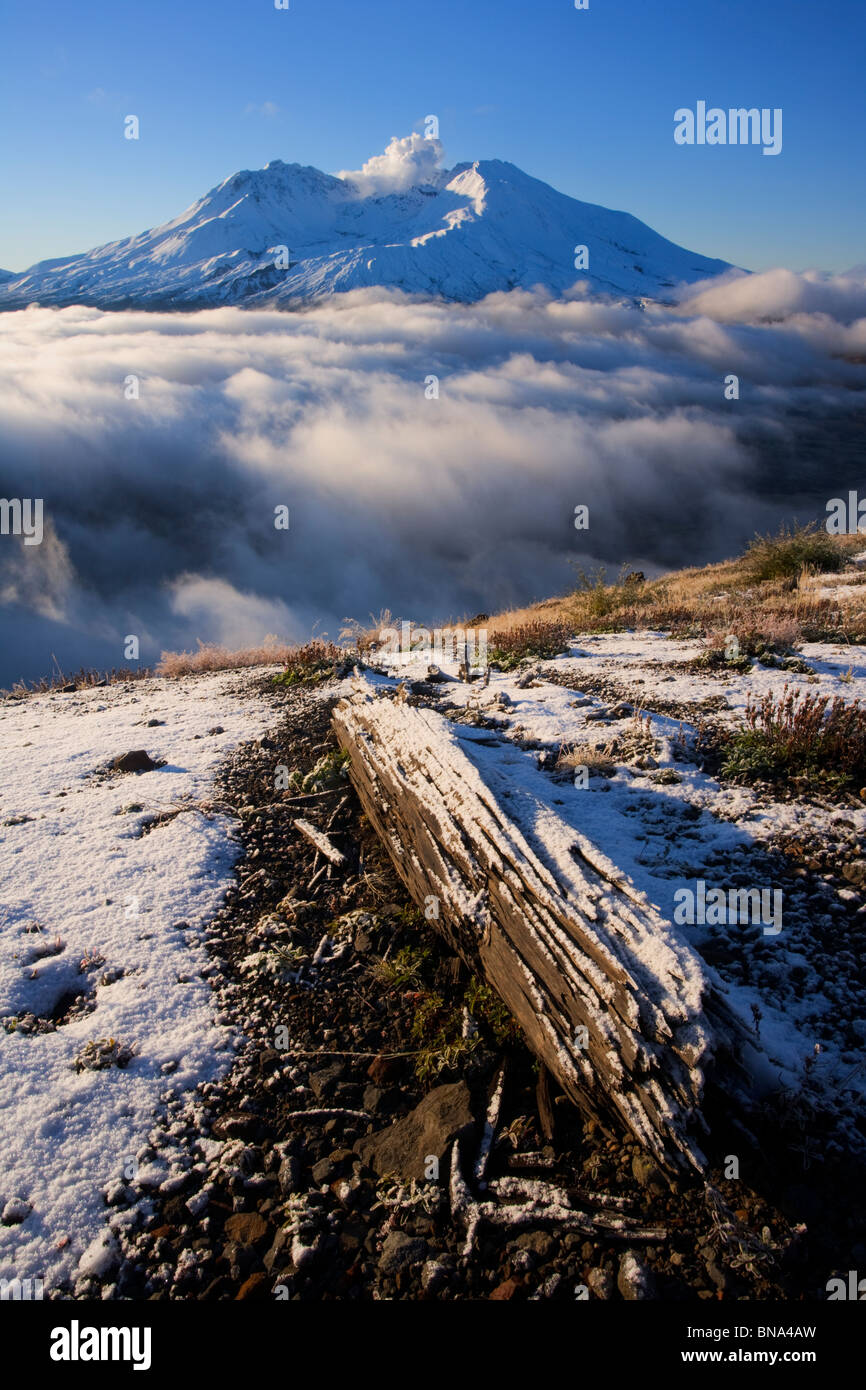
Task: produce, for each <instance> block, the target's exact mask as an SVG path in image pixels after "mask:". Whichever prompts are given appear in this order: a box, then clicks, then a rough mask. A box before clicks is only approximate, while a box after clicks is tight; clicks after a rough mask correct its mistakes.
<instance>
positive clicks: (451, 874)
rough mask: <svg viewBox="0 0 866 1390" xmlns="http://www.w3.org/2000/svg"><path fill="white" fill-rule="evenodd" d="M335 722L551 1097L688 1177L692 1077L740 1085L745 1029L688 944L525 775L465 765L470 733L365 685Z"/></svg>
mask: <svg viewBox="0 0 866 1390" xmlns="http://www.w3.org/2000/svg"><path fill="white" fill-rule="evenodd" d="M333 721H334V728H335V732H336V735H337V738H338V740H339V742H340V745H341V747H342V748H343V749H345V751H346V752H347V753H348V755H349V760H350V776H351V779H352V782H353V784H354V786H355V788H356V790H357V792H358V795H359V797H360V800H361V803H362V805H363V808H364V811H365V813H366V815H367V817H368V818H369V820H370V822H371V823H372V825H373V826H374V828H375V829H376V831H377V833H378V835H379V836H380V838H381V839H382V841H383V842H384V844H385V846H386V847H387V849H388V852H389V854H390V856H391V859H392V860H393V863H394V865H395V867H396V869H397V871H398V873H399V874H400V876H401V878H402V879H403V881H404V883H405V884H406V886H407V888H408V890H409V892H410V893H411V895H412V896H413V898H414V899H415V901H416V902H417V903H418V905H419V906H420V907H421V908H422V909H424V910H425V916H426V917H427V918H428V919H429V920H431V925H433V926H434V927H436V928H437V929H438V931H439V932H440V933H441V934H442V935H443V936H444V937H445V939H446V940H447V941H448V943H449V944H450V946H451V947H452V948H453V949H454V950H455V951H457V952H458V953H459V954H460V955H461V956H462V957H463V959H464V960H465V961H466V962H467V964H468V965H469V967H470V968H471V969H472V970H473V971H474V972H475V973H476V974H479V975H481V976H482V977H484V978H486V980H487V982H488V983H489V984H490V985H492V986H493V988H494V989H495V990H496V991H497V993H498V994H499V995H500V997H501V998H502V1000H503V1001H504V1002H505V1004H506V1005H507V1007H508V1008H509V1009H510V1010H511V1012H512V1013H513V1015H514V1016H515V1018H516V1019H517V1021H518V1022H519V1024H520V1026H521V1028H522V1030H523V1032H524V1035H525V1037H526V1039H527V1042H528V1044H529V1046H530V1047H531V1048H532V1050H533V1051H534V1052H535V1054H536V1056H537V1057H538V1058H539V1059H540V1060H541V1061H542V1062H543V1063H544V1065H545V1066H546V1067H547V1068H548V1069H549V1070H550V1072H551V1073H552V1075H553V1076H554V1077H555V1078H556V1080H557V1081H558V1083H559V1084H560V1086H561V1087H562V1089H563V1090H564V1091H565V1093H566V1094H567V1095H568V1096H569V1097H570V1098H571V1100H572V1101H574V1103H575V1104H576V1105H577V1106H579V1107H580V1109H581V1110H582V1112H583V1113H584V1114H585V1115H587V1116H591V1117H592V1118H594V1119H595V1120H596V1121H597V1122H599V1123H600V1124H601V1125H602V1127H603V1128H607V1129H608V1132H610V1131H611V1122H612V1121H614V1128H619V1125H617V1124H616V1123H615V1122H616V1120H617V1118H618V1120H619V1122H620V1124H624V1125H625V1126H626V1127H627V1129H628V1130H629V1131H630V1132H631V1134H632V1135H633V1136H634V1137H635V1138H636V1139H637V1140H638V1142H639V1143H640V1144H641V1145H642V1146H643V1147H644V1148H646V1149H647V1150H648V1151H649V1152H651V1153H652V1154H653V1155H654V1156H655V1158H656V1159H657V1161H658V1162H659V1163H660V1164H661V1165H662V1166H663V1167H664V1168H665V1169H666V1170H667V1171H669V1172H675V1171H677V1170H682V1169H683V1168H692V1169H697V1170H698V1171H700V1172H703V1171H704V1169H705V1167H706V1163H707V1160H706V1157H705V1154H704V1152H703V1149H702V1148H701V1146H700V1144H699V1142H698V1136H703V1135H705V1134H706V1130H707V1126H706V1123H705V1120H704V1117H703V1114H702V1111H701V1103H702V1098H703V1094H704V1089H705V1082H706V1073H707V1071H708V1069H709V1070H710V1071H711V1073H713V1074H714V1078H715V1079H714V1085H718V1081H717V1078H718V1077H719V1076H721V1077H722V1078H723V1081H722V1090H723V1092H724V1091H725V1090H727V1092H728V1093H729V1094H731V1093H735V1092H736V1091H738V1090H740V1091H742V1089H743V1082H744V1081H745V1074H744V1073H743V1071H742V1069H741V1068H740V1066H739V1063H738V1060H737V1059H738V1056H739V1052H740V1049H741V1046H742V1044H743V1043H744V1042H746V1041H747V1040H748V1037H749V1035H748V1033H747V1030H746V1028H745V1025H744V1024H743V1023H742V1022H741V1021H740V1020H739V1019H738V1018H737V1017H736V1015H734V1014H733V1013H732V1011H731V1010H730V1009H729V1008H728V1006H727V1004H726V1003H725V1001H724V998H723V997H722V995H721V994H720V992H719V990H718V989H717V987H716V986H715V985H714V984H713V983H712V982H711V981H710V979H709V976H708V970H707V967H706V966H705V964H704V962H703V961H702V960H701V959H700V957H699V956H698V955H697V954H696V952H695V951H693V950H692V948H691V947H690V946H689V945H688V944H687V943H686V942H684V941H683V940H682V939H681V938H680V936H679V935H678V933H677V931H676V929H675V928H673V927H672V926H671V924H670V923H668V922H666V921H665V920H664V918H663V917H662V916H661V914H660V913H659V912H658V911H657V910H656V909H655V908H654V907H653V906H652V905H651V904H650V903H649V902H648V900H647V899H646V898H645V897H644V896H643V895H642V894H640V893H639V892H638V891H637V889H636V888H635V887H634V885H633V884H632V883H631V881H630V880H628V879H627V878H625V877H624V876H623V875H622V874H621V873H620V872H619V871H618V870H617V868H616V865H615V864H613V863H611V862H610V861H609V860H608V859H607V858H606V857H605V856H604V854H603V853H602V852H601V851H600V850H599V849H598V848H597V847H596V846H595V845H593V844H591V843H590V842H589V841H587V840H586V839H585V838H584V837H582V836H581V835H580V833H579V832H578V831H576V830H575V829H574V827H573V826H571V825H569V824H567V823H566V822H565V821H564V820H563V819H562V817H561V815H560V814H559V813H558V811H557V808H556V806H555V805H553V804H551V802H550V801H549V800H548V799H545V796H546V794H548V793H549V789H550V785H551V784H550V783H548V782H547V781H546V779H544V778H542V777H541V775H540V774H539V787H538V792H537V795H535V794H534V793H533V791H532V788H531V786H528V785H527V780H526V777H525V775H524V776H523V778H522V779H521V778H515V777H514V775H513V772H512V774H511V775H510V776H509V772H508V768H507V767H505V768H503V766H502V764H501V761H499V762H497V760H496V759H489V760H487V761H485V760H484V759H483V756H482V757H481V758H480V759H479V761H481V762H482V764H483V766H484V775H483V776H482V773H481V771H480V770H479V767H478V765H477V764H476V762H475V761H473V760H472V758H471V757H470V756H469V755H468V754H467V752H466V751H464V750H465V748H467V747H468V745H467V743H466V739H467V737H469V736H471V735H472V733H473V731H472V729H471V728H467V727H466V726H460V725H453V724H450V723H448V722H447V721H446V720H445V719H444V718H443V717H442V716H441V715H438V714H436V713H434V712H433V711H431V710H428V709H423V708H420V707H413V706H410V705H407V704H406V703H404V702H399V701H397V700H394V699H391V698H388V697H387V695H385V696H383V695H381V694H380V695H379V696H378V697H377V696H375V695H373V694H372V693H371V692H361V693H359V694H357V695H355V696H353V697H352V698H351V699H349V700H344V701H341V702H340V704H338V705H337V707H336V708H335V710H334V715H333ZM477 732H480V731H477ZM476 757H478V755H477V754H476ZM542 783H543V784H544V785H542ZM506 806H507V808H508V809H505V808H506ZM701 1142H702V1143H703V1142H704V1141H703V1138H701Z"/></svg>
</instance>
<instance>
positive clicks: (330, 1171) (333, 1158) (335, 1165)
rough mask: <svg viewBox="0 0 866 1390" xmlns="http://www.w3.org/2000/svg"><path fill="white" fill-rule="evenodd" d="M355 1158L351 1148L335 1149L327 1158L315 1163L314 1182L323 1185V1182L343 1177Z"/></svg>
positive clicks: (318, 1185)
mask: <svg viewBox="0 0 866 1390" xmlns="http://www.w3.org/2000/svg"><path fill="white" fill-rule="evenodd" d="M353 1158H354V1154H353V1153H352V1150H351V1149H335V1150H334V1152H333V1153H332V1154H329V1155H328V1157H327V1158H322V1159H320V1160H319V1162H318V1163H315V1164H314V1165H313V1182H314V1183H315V1184H316V1186H317V1187H321V1186H322V1184H323V1183H332V1182H334V1181H335V1180H336V1179H337V1178H341V1177H342V1176H343V1174H344V1173H345V1171H346V1169H347V1167H348V1166H349V1164H350V1163H351V1161H352V1159H353Z"/></svg>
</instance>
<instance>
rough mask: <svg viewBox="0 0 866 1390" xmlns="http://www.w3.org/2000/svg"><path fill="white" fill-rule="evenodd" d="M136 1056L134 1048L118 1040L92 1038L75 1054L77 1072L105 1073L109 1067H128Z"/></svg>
mask: <svg viewBox="0 0 866 1390" xmlns="http://www.w3.org/2000/svg"><path fill="white" fill-rule="evenodd" d="M134 1056H135V1048H134V1046H130V1045H129V1044H127V1043H123V1042H120V1041H119V1040H118V1039H117V1038H92V1039H91V1040H90V1042H86V1043H85V1044H84V1046H83V1047H82V1048H80V1050H79V1051H78V1052H77V1053H76V1054H75V1060H74V1062H73V1066H74V1067H75V1070H76V1071H105V1070H106V1069H107V1068H108V1067H121V1068H122V1067H128V1066H129V1064H130V1062H131V1061H132V1059H133V1057H134Z"/></svg>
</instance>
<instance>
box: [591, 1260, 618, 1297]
mask: <svg viewBox="0 0 866 1390" xmlns="http://www.w3.org/2000/svg"><path fill="white" fill-rule="evenodd" d="M586 1286H587V1288H588V1289H589V1291H590V1293H594V1294H595V1296H596V1298H603V1299H608V1298H613V1291H614V1287H615V1286H614V1280H613V1270H612V1269H604V1268H602V1266H601V1265H596V1266H595V1267H594V1268H593V1269H591V1270H590V1271H589V1274H587V1276H586Z"/></svg>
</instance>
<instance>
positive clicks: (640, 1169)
mask: <svg viewBox="0 0 866 1390" xmlns="http://www.w3.org/2000/svg"><path fill="white" fill-rule="evenodd" d="M631 1172H632V1177H633V1178H634V1180H635V1182H637V1183H640V1185H641V1187H645V1188H646V1189H647V1190H648V1191H649V1192H665V1191H666V1190H667V1183H666V1182H665V1179H664V1175H663V1173H662V1171H661V1169H660V1168H659V1166H658V1164H657V1163H656V1162H655V1161H654V1160H653V1159H652V1158H650V1156H649V1154H643V1153H637V1154H635V1156H634V1158H633V1159H632V1161H631Z"/></svg>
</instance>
